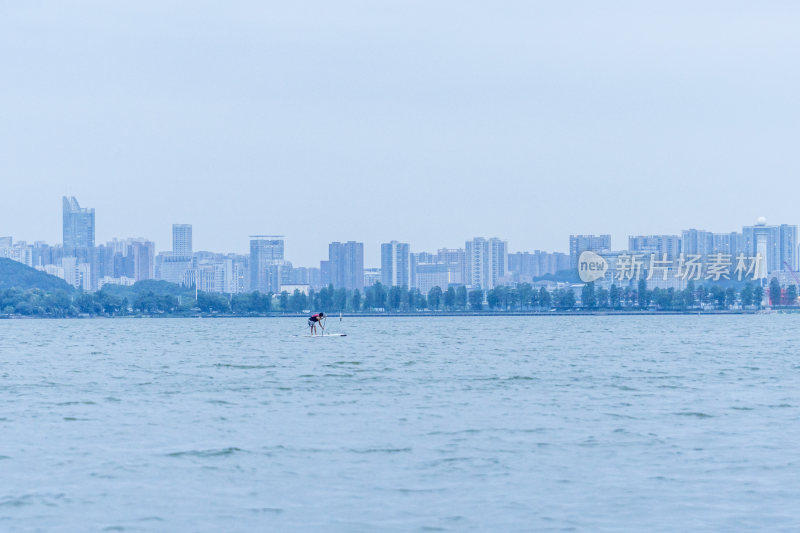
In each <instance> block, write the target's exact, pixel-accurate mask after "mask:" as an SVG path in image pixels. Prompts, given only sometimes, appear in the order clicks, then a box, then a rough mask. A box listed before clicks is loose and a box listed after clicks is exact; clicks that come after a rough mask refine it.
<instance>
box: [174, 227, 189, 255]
mask: <svg viewBox="0 0 800 533" xmlns="http://www.w3.org/2000/svg"><path fill="white" fill-rule="evenodd" d="M172 257H176V258H177V257H182V258H186V257H192V225H191V224H173V225H172Z"/></svg>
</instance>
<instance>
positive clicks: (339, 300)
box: [333, 288, 347, 312]
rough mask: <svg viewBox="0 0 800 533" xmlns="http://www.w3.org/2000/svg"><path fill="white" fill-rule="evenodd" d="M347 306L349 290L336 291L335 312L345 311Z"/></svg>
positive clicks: (334, 297)
mask: <svg viewBox="0 0 800 533" xmlns="http://www.w3.org/2000/svg"><path fill="white" fill-rule="evenodd" d="M346 306H347V289H342V288H340V289H336V290H335V291H333V310H334V311H340V312H341V311H344V309H345V307H346Z"/></svg>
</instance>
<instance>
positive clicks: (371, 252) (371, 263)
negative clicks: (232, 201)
mask: <svg viewBox="0 0 800 533" xmlns="http://www.w3.org/2000/svg"><path fill="white" fill-rule="evenodd" d="M64 198H65V199H66V198H70V196H64ZM63 202H64V200H63V199H62V203H63ZM80 204H81V205H83V204H84V201H83V200H81V202H80ZM85 205H90V204H88V203H86V204H85ZM78 207H79V208H80V206H78ZM82 209H83V210H84V211H86V210H90V211H91V212H92V216H96V214H97V213H100V217H101V218H100V219H101V220H103V216H102V215H103V214H102V211H103V210H102V208H100V210H98V208H97V206H93V207H91V208H82ZM51 214H52V213H51ZM799 216H800V212H799ZM49 218H52V219H54V220H57V224H58V227H57V229H55V230H52V231H49V232H48V234H56V235H63V232H64V229H63V222H64V220H63V219H64V217H63V215H61V214H58V216H50V217H49ZM751 218H752V220H751V221H750V224H751V225H755V224H757V223H758V222H759V220H761V219H763V220H765V222H766V223H767V224H768V225H777V226H780V225H781V224H784V225H785V224H786V223H785V222H779V223H775V224H773V222H772V220H771V217H769V216H764V215H763V214H762V213H759V214H758V215H757V216H753V217H751ZM743 222H744V221H741V220H740V221H739V226H733V228H736V227H739V228H741V227H744V226H746V225H748V224H744V223H743ZM93 223H94V224H95V226H96V227H95V228H94V231H96V232H100V231H102V230H103V225H102V224H97V223H96V222H95V221H94V220H93ZM176 225H177V226H181V225H188V226H190V227H192V228H193V231H194V232H195V234H196V236H195V237H190V239H191V240H192V242H193V243H194V249H195V250H197V251H204V252H215V253H233V254H242V255H244V254H248V253H249V252H250V236H251V235H252V234H254V233H252V232H247V231H239V232H238V233H236V234H235V238H233V239H231V240H230V241H223V242H224V243H226V244H223V246H222V247H221V248H211V247H206V246H203V245H199V246H198V245H197V244H196V243H197V242H198V240H199V242H201V243H202V242H204V241H208V240H209V239H208V237H207V236H206V237H204V236H203V234H201V233H200V232H197V231H196V229H197V227H198V225H197V223H195V222H190V223H188V224H181V223H176V222H174V221H170V222H168V223H167V224H166V225H165V227H164V228H163V230H162V231H159V232H158V234H159V236H160V237H162V238H160V239H159V238H152V237H151V236H149V235H146V234H143V232H137V231H136V230H135V229H133V230H132V231H131V232H130V233H129V234H128V235H127V236H124V235H109V236H108V237H105V236H104V237H95V241H96V242H97V243H105V242H111V241H113V240H115V239H116V240H125V239H147V240H149V241H151V242H154V243H155V245H156V253H162V252H169V251H171V250H172V246H173V241H174V238H175V235H174V228H173V226H176ZM200 227H203V224H202V223H201V225H200ZM659 227H668V228H669V229H668V230H666V231H661V232H645V231H641V232H630V231H627V232H623V233H622V234H620V235H616V234H613V233H611V232H607V231H600V230H598V229H594V233H592V232H591V231H589V230H591V229H592V228H584V231H582V232H581V231H577V232H560V231H559V232H555V233H554V234H555V235H559V238H561V237H560V236H561V235H562V233H563V239H562V240H561V242H560V246H557V247H555V248H547V247H544V246H533V247H527V248H526V247H522V246H521V245H519V244H518V243H517V246H511V247H510V248H509V253H512V252H514V253H516V252H526V251H528V252H533V251H538V250H541V251H547V252H551V253H565V254H567V255H570V254H571V250H570V246H569V242H570V241H569V239H570V237H572V236H575V235H583V234H591V235H592V236H597V237H601V236H604V235H608V236H610V238H611V239H612V241H613V242H615V243H621V242H628V240H629V239H630V238H632V237H641V236H680V235H681V232H683V231H685V230H700V228H701V226H700V225H699V224H697V223H695V224H691V223H690V224H688V225H686V226H684V227H681V228H680V229H675V226H674V225H673V224H671V223H669V224H668V223H664V225H663V226H662V225H659ZM712 228H720V226H719V225H718V224H717V225H713V226H710V227H703V229H701V230H700V231H705V232H708V233H713V234H725V233H731V228H724V227H722V228H721V229H719V230H717V229H712ZM255 233H258V232H255ZM276 233H281V232H276ZM354 233H357V232H354ZM396 233H398V232H397V231H394V234H395V236H393V237H391V238H390V237H383V238H379V239H378V241H373V242H368V241H363V240H359V239H358V238H353V237H348V236H343V237H342V236H340V237H338V238H333V239H332V240H330V241H328V242H326V243H325V244H324V245H323V246H322V247H321V250H323V251H322V252H320V251H318V250H312V249H311V248H310V246H308V245H306V246H305V247H301V248H296V247H292V244H293V243H294V244H295V245H296V244H297V242H298V241H299V242H301V243H303V242H305V240H304V239H303V238H300V239H298V238H293V237H292V236H291V235H287V234H284V233H281V238H282V239H283V241H284V246H286V245H287V244H288V245H289V246H288V247H287V250H288V252H287V256H288V255H291V256H292V257H293V258H297V257H300V258H301V260H297V259H295V262H296V263H298V264H303V265H314V264H316V263H317V262H318V261H319V260H321V259H323V258H324V255H325V253H326V252H325V250H327V248H328V245H329V244H330V243H331V242H336V241H343V240H348V241H350V240H352V241H355V242H362V243H363V244H364V249H365V254H364V268H380V267H381V263H382V244H383V243H386V242H389V241H390V240H398V238H397V237H396ZM536 233H537V234H538V235H540V236H542V237H543V240H546V241H550V240H554V237H553V235H554V234H553V233H549V232H536ZM100 234H101V235H106V234H108V230H106V231H105V232H104V233H100ZM23 235H27V232H24V233H23ZM475 235H484V236H487V238H488V236H489V235H490V233H489V232H486V231H483V232H480V231H479V232H478V233H476V234H475ZM491 235H495V234H491ZM496 235H500V236H501V238H502V239H503V240H505V241H507V242H511V239H508V238H506V237H502V235H503V234H496ZM7 236H11V237H13V238H14V241H15V242H18V241H26V242H30V243H33V242H36V241H43V242H46V243H48V244H51V245H52V244H63V239H62V240H59V239H47V238H40V236H37V235H33V236H32V237H28V238H24V237H18V236H17V235H16V234H14V233H12V232H11V231H6V230H5V228H4V227H3V226H2V225H0V237H7ZM545 236H548V237H547V238H546V239H545V238H544V237H545ZM198 237H199V239H198ZM471 238H472V237H469V236H468V235H464V236H462V237H460V238H459V237H456V238H453V237H452V236H450V237H446V238H444V239H439V238H438V236H433V237H431V236H429V237H428V238H427V239H425V240H426V241H432V242H433V243H434V244H433V245H432V246H430V247H422V246H419V245H416V246H413V248H414V250H416V251H430V252H433V251H436V250H438V249H440V248H447V247H451V245H453V246H452V247H463V245H464V242H465V240H470V239H471ZM405 242H409V241H405ZM162 243H165V244H162ZM564 243H567V244H566V246H565V245H564ZM616 248H617V249H622V247H621V246H620V245H619V244H618V245H617V246H616ZM299 250H305V252H304V253H301V252H300V251H299ZM305 257H311V260H310V261H308V262H306V261H305V259H303V258H305ZM315 257H316V259H315ZM573 266H574V265H573Z"/></svg>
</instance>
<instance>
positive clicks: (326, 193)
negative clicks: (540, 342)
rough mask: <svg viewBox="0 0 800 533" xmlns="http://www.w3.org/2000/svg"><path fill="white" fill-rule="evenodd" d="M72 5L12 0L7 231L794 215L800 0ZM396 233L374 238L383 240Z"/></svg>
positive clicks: (422, 229)
mask: <svg viewBox="0 0 800 533" xmlns="http://www.w3.org/2000/svg"><path fill="white" fill-rule="evenodd" d="M84 6H85V9H81V10H76V9H73V7H72V6H68V5H63V4H57V3H29V2H26V3H17V4H6V5H4V6H3V7H2V8H0V14H1V15H2V16H0V45H1V46H2V47H3V48H4V49H5V50H6V51H7V53H6V54H3V55H2V57H0V66H2V68H3V71H4V79H5V80H6V83H4V84H3V85H2V86H0V92H1V94H2V98H0V116H2V120H1V121H0V175H2V176H3V178H2V184H3V194H2V209H0V228H2V230H0V233H2V234H8V235H13V236H14V237H15V239H17V240H30V241H32V240H35V239H42V240H46V241H48V242H59V240H60V233H61V223H60V219H61V210H60V199H61V196H62V195H65V194H67V195H75V196H76V197H78V198H80V199H81V202H82V204H84V205H88V206H92V207H95V208H96V209H97V241H98V242H105V241H107V240H109V239H111V238H113V237H138V236H144V237H147V238H149V239H152V240H153V241H155V242H156V243H157V247H158V249H159V250H162V249H164V250H166V249H169V244H170V242H171V234H170V231H171V224H173V223H176V222H189V223H192V224H193V226H194V235H195V248H196V249H205V250H216V251H235V252H242V253H244V252H246V251H247V248H248V239H247V237H248V235H251V234H260V233H269V234H282V235H286V236H287V254H289V255H291V257H292V258H293V259H294V260H295V261H296V262H297V263H298V264H309V265H310V264H314V263H315V262H317V261H319V259H320V256H321V254H324V252H325V250H326V247H327V244H328V243H329V242H332V241H337V240H338V241H345V240H356V241H360V242H364V243H366V247H365V263H366V264H367V265H377V264H378V263H379V257H380V256H379V253H380V250H379V246H378V243H381V242H386V241H388V240H390V239H398V240H401V241H404V242H412V243H414V246H415V249H417V250H435V249H436V248H438V247H441V246H460V245H462V244H463V242H464V240H465V239H469V238H472V237H473V236H475V235H486V236H491V235H498V236H500V237H502V238H504V239H507V240H508V242H509V245H510V248H511V249H512V250H533V249H544V250H554V251H567V250H566V249H565V248H566V243H567V240H568V235H569V234H573V233H589V232H594V233H610V234H611V235H612V236H613V238H614V239H615V240H616V241H617V242H624V240H625V239H626V238H627V236H628V235H629V234H658V233H675V232H678V231H680V230H681V229H683V228H687V227H702V228H705V229H708V230H710V231H731V230H733V229H735V228H738V227H741V226H742V225H743V224H751V223H753V222H754V221H755V218H756V217H757V216H761V215H765V216H767V217H768V219H769V220H770V222H773V223H781V222H784V221H788V222H794V221H795V220H797V218H798V217H797V208H796V205H795V204H796V202H795V201H793V200H792V199H793V198H795V197H797V195H798V193H800V183H798V180H797V179H796V176H797V175H798V170H800V155H799V154H798V152H797V150H796V147H795V144H796V143H795V140H796V138H797V133H798V124H800V120H798V119H800V113H799V112H798V105H797V101H796V94H797V93H798V89H800V73H799V72H798V69H797V68H796V67H797V61H796V52H797V50H798V47H799V45H800V36H798V35H797V32H796V24H795V21H796V20H798V15H800V6H798V5H797V4H795V3H791V2H775V3H771V4H769V6H768V7H765V6H763V5H756V4H749V3H730V2H709V3H704V4H703V5H702V6H700V5H697V4H696V3H690V2H670V3H669V4H662V5H659V6H653V5H652V4H639V3H611V4H609V3H603V4H602V5H599V4H596V3H591V2H578V3H571V4H569V5H563V4H544V3H542V4H533V3H530V2H507V3H503V4H501V5H497V4H493V5H491V6H489V5H486V4H481V3H465V2H454V1H453V2H438V3H435V4H431V3H426V2H403V3H380V4H373V3H361V2H347V3H337V4H336V6H333V5H331V4H329V3H325V2H308V3H304V4H302V5H298V4H270V5H267V4H263V3H260V2H237V3H233V4H226V5H225V6H224V8H223V7H217V6H216V5H215V4H211V3H196V2H191V3H190V2H172V3H168V4H165V3H145V4H142V3H136V4H128V5H127V6H114V7H113V8H112V7H110V6H108V5H107V4H105V3H103V2H86V3H84ZM373 243H374V244H373Z"/></svg>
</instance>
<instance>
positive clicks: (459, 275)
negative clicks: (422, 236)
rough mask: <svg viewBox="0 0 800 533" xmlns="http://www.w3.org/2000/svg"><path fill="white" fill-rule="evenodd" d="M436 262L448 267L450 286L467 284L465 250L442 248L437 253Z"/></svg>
mask: <svg viewBox="0 0 800 533" xmlns="http://www.w3.org/2000/svg"><path fill="white" fill-rule="evenodd" d="M436 262H437V263H443V264H446V265H447V270H448V272H449V276H450V280H451V281H450V284H452V285H465V284H466V279H467V271H466V270H467V265H466V255H465V252H464V249H463V248H440V249H439V250H438V251H437V252H436ZM442 288H444V287H442Z"/></svg>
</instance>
